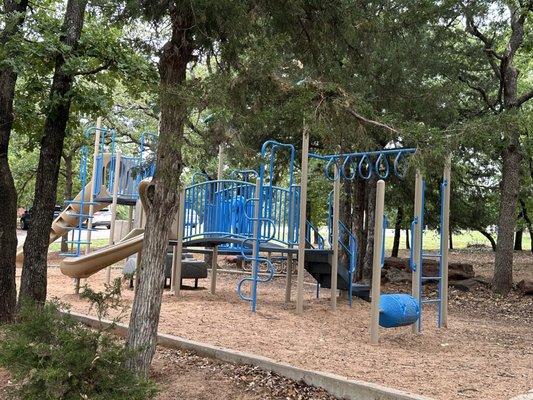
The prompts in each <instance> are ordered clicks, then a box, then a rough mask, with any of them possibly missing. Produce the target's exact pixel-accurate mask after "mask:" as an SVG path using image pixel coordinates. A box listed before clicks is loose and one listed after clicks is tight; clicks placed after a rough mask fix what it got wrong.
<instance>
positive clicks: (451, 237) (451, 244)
mask: <svg viewBox="0 0 533 400" xmlns="http://www.w3.org/2000/svg"><path fill="white" fill-rule="evenodd" d="M449 248H450V250H453V233H452V229H451V228H450V247H449Z"/></svg>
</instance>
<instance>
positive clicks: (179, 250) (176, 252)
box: [170, 188, 185, 296]
mask: <svg viewBox="0 0 533 400" xmlns="http://www.w3.org/2000/svg"><path fill="white" fill-rule="evenodd" d="M179 201H180V204H179V209H178V238H177V243H176V246H174V248H173V252H172V256H173V258H172V273H171V280H172V281H171V283H170V284H171V287H170V291H171V292H172V293H173V294H175V295H176V296H178V295H179V294H180V289H181V256H182V254H183V232H184V230H185V188H183V189H182V190H181V192H180V200H179Z"/></svg>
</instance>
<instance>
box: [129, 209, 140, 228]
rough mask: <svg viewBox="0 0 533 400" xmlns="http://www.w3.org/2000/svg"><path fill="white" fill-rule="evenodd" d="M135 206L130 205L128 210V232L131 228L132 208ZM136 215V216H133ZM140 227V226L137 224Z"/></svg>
mask: <svg viewBox="0 0 533 400" xmlns="http://www.w3.org/2000/svg"><path fill="white" fill-rule="evenodd" d="M134 207H135V206H130V207H129V210H128V232H131V229H132V227H133V208H134ZM135 217H137V216H135ZM139 228H140V226H139Z"/></svg>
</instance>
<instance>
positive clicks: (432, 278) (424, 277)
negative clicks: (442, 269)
mask: <svg viewBox="0 0 533 400" xmlns="http://www.w3.org/2000/svg"><path fill="white" fill-rule="evenodd" d="M421 279H422V280H423V281H440V280H441V279H442V278H441V277H440V276H423V277H422V278H421Z"/></svg>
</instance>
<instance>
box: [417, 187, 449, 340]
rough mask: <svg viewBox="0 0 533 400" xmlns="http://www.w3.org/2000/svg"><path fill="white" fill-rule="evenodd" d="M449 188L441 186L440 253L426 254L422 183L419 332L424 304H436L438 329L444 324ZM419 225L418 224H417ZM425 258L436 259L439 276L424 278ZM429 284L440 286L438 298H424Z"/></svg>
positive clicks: (424, 195) (424, 197) (423, 189)
mask: <svg viewBox="0 0 533 400" xmlns="http://www.w3.org/2000/svg"><path fill="white" fill-rule="evenodd" d="M447 186H448V182H447V181H446V180H443V181H442V183H441V185H440V227H439V237H440V246H439V251H438V252H432V253H425V252H424V208H425V201H426V194H425V193H426V181H425V180H423V181H422V214H421V215H420V221H419V222H420V224H421V226H422V229H421V232H422V234H421V236H420V242H421V243H420V251H421V257H420V264H421V265H420V268H421V269H420V282H419V290H420V292H419V298H420V319H419V323H418V331H419V332H420V331H421V330H422V306H423V305H424V304H436V305H437V327H441V323H442V307H441V304H442V293H443V287H442V285H443V279H442V278H443V276H442V275H443V273H442V254H443V249H444V246H446V245H447V240H448V238H445V237H443V235H442V229H443V221H444V199H445V193H446V187H447ZM417 223H418V222H417ZM424 257H425V258H426V259H427V258H429V259H436V260H437V262H438V275H437V276H424ZM427 282H437V284H438V290H437V297H435V298H429V297H424V295H423V288H424V287H423V285H424V284H425V283H427Z"/></svg>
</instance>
